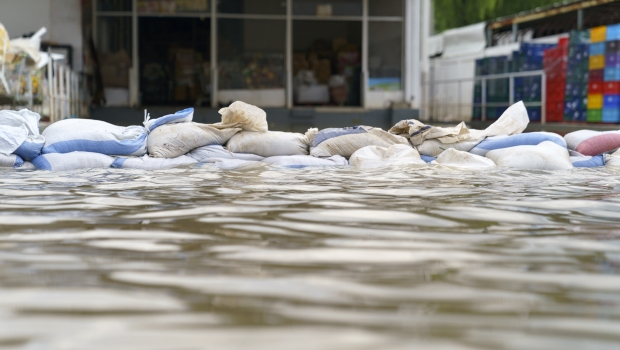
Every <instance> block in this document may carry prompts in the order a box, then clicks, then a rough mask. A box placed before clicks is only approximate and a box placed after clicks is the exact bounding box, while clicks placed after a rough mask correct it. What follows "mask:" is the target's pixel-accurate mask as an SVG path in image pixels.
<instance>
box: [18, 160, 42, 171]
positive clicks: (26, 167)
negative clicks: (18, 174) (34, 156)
mask: <svg viewBox="0 0 620 350" xmlns="http://www.w3.org/2000/svg"><path fill="white" fill-rule="evenodd" d="M15 169H17V170H37V167H36V166H34V164H32V163H31V162H24V164H22V165H21V166H20V167H18V168H15Z"/></svg>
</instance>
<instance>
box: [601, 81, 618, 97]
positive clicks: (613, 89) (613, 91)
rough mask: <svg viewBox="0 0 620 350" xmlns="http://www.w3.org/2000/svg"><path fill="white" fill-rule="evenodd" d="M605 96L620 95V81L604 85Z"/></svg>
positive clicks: (608, 82)
mask: <svg viewBox="0 0 620 350" xmlns="http://www.w3.org/2000/svg"><path fill="white" fill-rule="evenodd" d="M603 94H605V95H618V94H620V82H619V81H606V82H605V83H604V84H603Z"/></svg>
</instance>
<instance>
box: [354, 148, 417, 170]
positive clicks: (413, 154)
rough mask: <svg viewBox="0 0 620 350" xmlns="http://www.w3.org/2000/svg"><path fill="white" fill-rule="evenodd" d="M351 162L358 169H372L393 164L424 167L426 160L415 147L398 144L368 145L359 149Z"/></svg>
mask: <svg viewBox="0 0 620 350" xmlns="http://www.w3.org/2000/svg"><path fill="white" fill-rule="evenodd" d="M349 163H350V164H351V165H353V166H354V167H356V168H358V169H371V168H379V167H384V166H392V165H407V166H411V167H424V166H426V165H427V164H426V162H425V161H423V160H422V158H420V154H419V153H418V151H416V150H415V148H413V147H411V146H409V145H402V144H396V145H392V146H389V147H381V146H366V147H362V148H360V149H359V150H357V151H356V152H355V153H353V155H351V158H350V159H349Z"/></svg>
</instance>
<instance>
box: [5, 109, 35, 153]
mask: <svg viewBox="0 0 620 350" xmlns="http://www.w3.org/2000/svg"><path fill="white" fill-rule="evenodd" d="M40 119H41V116H40V115H39V114H38V113H35V112H32V111H30V110H28V109H22V110H19V111H11V110H1V111H0V154H4V155H7V156H8V155H10V154H16V155H18V156H20V157H22V158H23V159H27V160H31V159H33V158H36V157H37V156H38V155H39V154H41V148H43V145H44V144H45V137H43V136H41V135H40V134H39V120H40Z"/></svg>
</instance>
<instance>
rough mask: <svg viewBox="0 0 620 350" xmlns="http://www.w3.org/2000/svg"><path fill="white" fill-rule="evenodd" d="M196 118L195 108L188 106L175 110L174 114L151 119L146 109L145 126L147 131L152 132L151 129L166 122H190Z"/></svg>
mask: <svg viewBox="0 0 620 350" xmlns="http://www.w3.org/2000/svg"><path fill="white" fill-rule="evenodd" d="M193 119H194V109H193V108H186V109H183V110H180V111H178V112H175V113H174V114H168V115H165V116H163V117H160V118H156V119H151V116H150V114H148V113H147V112H146V110H145V111H144V127H145V128H146V131H147V132H148V133H150V132H151V131H153V130H155V129H157V128H158V127H160V126H162V125H166V124H176V123H190V122H191V121H192V120H193Z"/></svg>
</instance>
